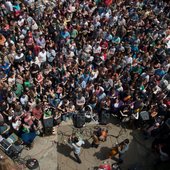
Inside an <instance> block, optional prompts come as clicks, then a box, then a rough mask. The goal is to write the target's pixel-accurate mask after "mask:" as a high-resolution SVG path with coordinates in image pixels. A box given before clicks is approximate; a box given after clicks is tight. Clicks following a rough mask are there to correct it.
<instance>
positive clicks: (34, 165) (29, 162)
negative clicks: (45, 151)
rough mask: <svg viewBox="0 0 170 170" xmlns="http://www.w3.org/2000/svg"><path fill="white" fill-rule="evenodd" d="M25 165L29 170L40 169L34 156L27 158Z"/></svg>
mask: <svg viewBox="0 0 170 170" xmlns="http://www.w3.org/2000/svg"><path fill="white" fill-rule="evenodd" d="M26 167H27V168H28V169H30V170H40V166H39V162H38V160H37V159H34V158H32V159H28V160H27V162H26Z"/></svg>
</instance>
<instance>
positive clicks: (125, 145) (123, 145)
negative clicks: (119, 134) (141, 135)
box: [109, 139, 129, 163]
mask: <svg viewBox="0 0 170 170" xmlns="http://www.w3.org/2000/svg"><path fill="white" fill-rule="evenodd" d="M128 149H129V139H125V140H124V141H122V142H120V143H119V144H117V145H116V146H115V147H113V148H112V150H111V152H110V153H109V158H112V157H115V156H116V155H117V154H119V161H118V162H119V163H123V158H124V153H125V152H126V151H127V150H128Z"/></svg>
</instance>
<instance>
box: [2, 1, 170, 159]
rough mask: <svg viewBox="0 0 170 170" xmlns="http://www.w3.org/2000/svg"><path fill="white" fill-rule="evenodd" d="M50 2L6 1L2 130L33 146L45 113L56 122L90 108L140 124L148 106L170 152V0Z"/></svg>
mask: <svg viewBox="0 0 170 170" xmlns="http://www.w3.org/2000/svg"><path fill="white" fill-rule="evenodd" d="M50 2H53V1H50ZM50 2H48V1H47V2H46V1H39V0H37V1H36V0H35V1H34V0H23V1H21V0H20V1H16V0H1V1H0V113H1V114H0V135H2V136H3V137H8V136H9V135H10V134H11V133H15V134H17V135H18V136H19V137H21V138H22V139H23V141H24V142H25V144H30V143H31V142H32V141H33V139H34V138H35V136H36V135H40V134H42V133H43V119H44V116H49V115H51V116H52V117H53V121H54V126H56V125H58V124H59V123H60V121H66V120H67V118H71V117H72V115H73V114H75V113H78V112H80V111H81V110H82V109H83V108H85V107H86V106H90V107H91V108H92V110H93V112H94V113H96V114H97V116H98V117H99V121H100V115H101V113H102V112H103V111H104V112H107V113H110V114H113V115H116V116H117V117H118V118H119V119H120V121H122V120H123V119H124V118H127V117H128V118H129V119H128V120H132V122H133V125H135V126H138V124H140V121H141V122H142V121H143V120H142V118H141V115H140V112H142V111H146V112H147V114H148V116H149V120H148V121H147V125H148V127H146V126H145V135H146V137H149V136H159V135H160V134H161V135H162V134H163V135H165V136H166V137H164V138H163V137H162V136H161V135H160V136H161V137H160V136H159V139H158V138H157V139H156V141H155V142H154V144H153V148H155V146H161V148H162V149H161V150H159V153H160V154H161V153H162V152H165V154H166V155H167V157H169V155H170V148H168V145H167V144H168V142H169V140H170V136H168V134H169V130H167V131H166V132H165V131H164V130H162V129H165V128H166V127H165V126H168V125H169V124H168V120H169V117H170V115H169V108H170V100H169V90H170V68H169V67H170V19H169V18H170V10H169V9H170V3H169V1H162V0H133V1H132V0H61V1H60V0H56V1H54V2H53V3H52V4H50ZM49 109H51V110H50V111H49ZM162 131H163V132H162ZM28 134H29V140H28V137H26V139H25V136H27V135H28ZM160 144H161V145H160ZM165 148H166V149H165ZM165 154H164V155H165Z"/></svg>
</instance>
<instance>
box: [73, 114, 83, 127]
mask: <svg viewBox="0 0 170 170" xmlns="http://www.w3.org/2000/svg"><path fill="white" fill-rule="evenodd" d="M73 124H74V126H75V127H77V128H81V127H83V125H84V124H85V115H84V114H77V115H74V116H73Z"/></svg>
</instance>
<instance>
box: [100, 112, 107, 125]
mask: <svg viewBox="0 0 170 170" xmlns="http://www.w3.org/2000/svg"><path fill="white" fill-rule="evenodd" d="M109 120H110V113H108V112H105V111H103V112H101V115H100V121H99V122H100V124H101V125H106V124H108V123H109Z"/></svg>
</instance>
